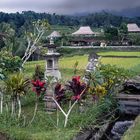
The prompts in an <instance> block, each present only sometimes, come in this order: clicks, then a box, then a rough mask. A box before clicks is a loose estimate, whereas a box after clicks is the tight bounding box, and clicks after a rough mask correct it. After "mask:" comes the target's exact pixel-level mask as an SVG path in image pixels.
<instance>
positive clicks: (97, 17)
mask: <svg viewBox="0 0 140 140" xmlns="http://www.w3.org/2000/svg"><path fill="white" fill-rule="evenodd" d="M38 19H48V22H49V23H50V24H51V25H68V26H79V25H89V26H93V27H101V26H109V25H112V26H120V24H121V23H122V22H125V23H129V22H131V23H132V22H135V23H137V24H138V25H140V17H136V18H128V17H123V16H116V15H113V14H111V13H107V12H100V13H93V14H89V15H85V16H66V15H57V14H55V13H54V14H48V13H36V12H33V11H23V12H22V13H18V12H17V13H10V14H8V13H3V12H0V22H6V23H10V24H11V25H12V26H13V28H15V29H18V28H20V27H21V26H23V25H25V24H30V22H32V21H34V20H38Z"/></svg>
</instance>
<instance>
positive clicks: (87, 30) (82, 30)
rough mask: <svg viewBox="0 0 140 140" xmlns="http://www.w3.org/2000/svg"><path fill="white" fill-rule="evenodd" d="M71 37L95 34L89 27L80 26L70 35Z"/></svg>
mask: <svg viewBox="0 0 140 140" xmlns="http://www.w3.org/2000/svg"><path fill="white" fill-rule="evenodd" d="M72 35H76V36H79V35H95V32H93V31H92V30H91V28H90V27H89V26H82V27H80V28H79V29H78V30H77V31H76V32H74V33H72Z"/></svg>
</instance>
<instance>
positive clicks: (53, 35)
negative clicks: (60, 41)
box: [48, 31, 61, 38]
mask: <svg viewBox="0 0 140 140" xmlns="http://www.w3.org/2000/svg"><path fill="white" fill-rule="evenodd" d="M48 37H49V38H51V37H54V38H57V37H61V34H60V33H59V32H57V31H53V32H52V33H51V34H50V35H49V36H48Z"/></svg>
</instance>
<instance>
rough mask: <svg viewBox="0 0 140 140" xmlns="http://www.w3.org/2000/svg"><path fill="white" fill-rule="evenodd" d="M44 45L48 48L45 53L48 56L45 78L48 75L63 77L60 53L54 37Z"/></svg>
mask: <svg viewBox="0 0 140 140" xmlns="http://www.w3.org/2000/svg"><path fill="white" fill-rule="evenodd" d="M44 47H47V48H48V52H47V53H46V55H45V58H46V71H45V78H46V77H47V76H53V77H54V78H57V79H61V73H60V71H59V65H58V60H59V57H60V54H59V53H57V52H56V47H57V46H56V45H55V44H54V42H53V39H52V38H51V39H50V44H48V45H45V46H44Z"/></svg>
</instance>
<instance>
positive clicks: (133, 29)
mask: <svg viewBox="0 0 140 140" xmlns="http://www.w3.org/2000/svg"><path fill="white" fill-rule="evenodd" d="M127 28H128V32H129V33H140V28H139V27H138V25H137V24H136V23H130V24H127Z"/></svg>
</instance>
